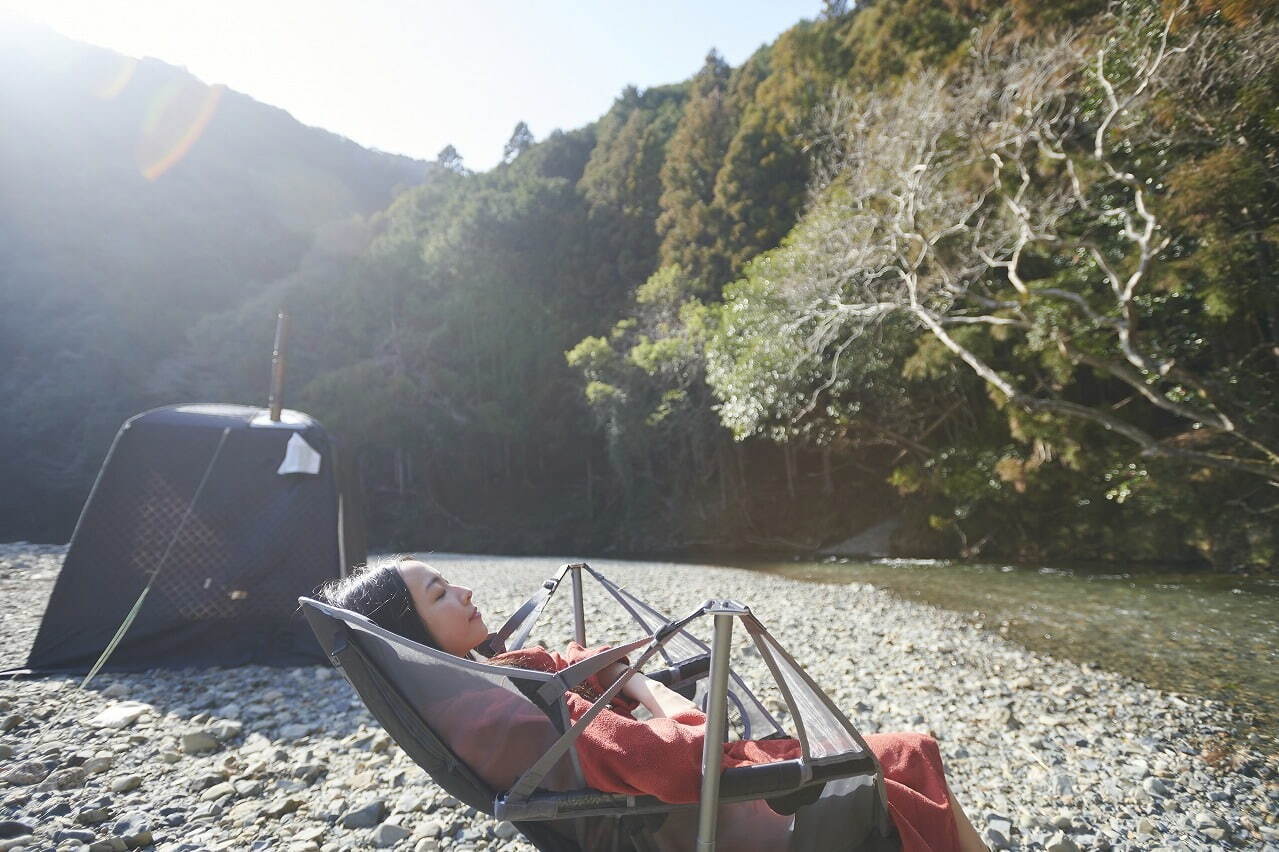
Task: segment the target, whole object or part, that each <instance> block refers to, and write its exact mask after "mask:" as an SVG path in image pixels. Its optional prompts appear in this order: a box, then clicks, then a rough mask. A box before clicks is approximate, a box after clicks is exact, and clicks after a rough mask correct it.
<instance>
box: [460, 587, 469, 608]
mask: <svg viewBox="0 0 1279 852" xmlns="http://www.w3.org/2000/svg"><path fill="white" fill-rule="evenodd" d="M457 589H458V591H459V592H461V593H462V603H468V604H469V603H470V602H471V590H470V589H468V588H467V587H466V586H458V587H457Z"/></svg>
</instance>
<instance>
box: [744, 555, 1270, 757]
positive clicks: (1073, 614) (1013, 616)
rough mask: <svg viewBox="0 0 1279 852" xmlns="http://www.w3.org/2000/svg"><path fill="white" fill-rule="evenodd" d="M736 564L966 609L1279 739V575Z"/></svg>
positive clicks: (843, 562)
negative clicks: (1214, 703) (1235, 714)
mask: <svg viewBox="0 0 1279 852" xmlns="http://www.w3.org/2000/svg"><path fill="white" fill-rule="evenodd" d="M736 564H737V567H741V568H749V569H751V570H759V571H766V572H769V573H775V574H781V575H784V576H787V577H791V578H795V579H801V580H812V581H821V582H863V583H870V584H872V585H875V586H878V587H880V588H882V589H886V590H888V591H890V592H892V593H894V594H896V595H899V596H901V597H903V598H906V599H908V600H914V601H920V602H923V603H928V604H932V605H934V606H938V607H942V608H945V609H948V610H953V611H956V612H960V613H963V614H965V615H966V616H968V617H969V618H970V619H971V620H972V621H974V622H975V623H978V624H981V625H983V626H985V627H987V628H988V629H991V630H995V631H998V632H999V633H1001V634H1003V635H1005V636H1007V637H1008V638H1010V639H1012V640H1014V641H1016V642H1019V643H1021V644H1022V645H1025V646H1027V647H1029V648H1031V649H1032V650H1035V651H1040V652H1044V653H1047V654H1051V655H1053V656H1057V657H1062V658H1066V659H1071V660H1074V661H1076V662H1081V663H1091V664H1095V665H1098V666H1101V667H1103V668H1107V669H1109V670H1111V671H1116V672H1119V673H1122V674H1126V675H1129V676H1131V677H1133V678H1135V679H1137V680H1140V681H1142V682H1144V683H1147V684H1149V685H1151V686H1154V687H1157V688H1159V689H1163V690H1167V691H1170V692H1179V693H1190V694H1197V695H1204V696H1209V697H1212V698H1217V699H1221V700H1223V701H1226V702H1229V703H1230V704H1232V705H1233V706H1235V707H1236V708H1238V709H1239V710H1240V711H1242V713H1243V714H1244V718H1245V719H1246V720H1249V722H1250V723H1251V726H1252V729H1251V730H1248V731H1241V732H1240V733H1244V734H1247V733H1252V734H1256V735H1257V736H1259V737H1262V738H1264V739H1268V740H1270V742H1271V744H1272V745H1273V744H1274V743H1276V742H1279V579H1273V578H1257V577H1236V576H1231V575H1219V574H1207V573H1194V572H1186V571H1185V570H1184V569H1172V570H1158V569H1154V568H1146V567H1116V566H1114V565H1107V566H1104V567H1097V566H1074V567H1069V568H1059V567H1042V568H1034V567H1025V566H1012V565H997V564H968V563H955V562H948V561H940V560H906V559H881V560H875V561H872V562H858V561H851V560H847V559H838V560H827V561H825V562H750V563H736Z"/></svg>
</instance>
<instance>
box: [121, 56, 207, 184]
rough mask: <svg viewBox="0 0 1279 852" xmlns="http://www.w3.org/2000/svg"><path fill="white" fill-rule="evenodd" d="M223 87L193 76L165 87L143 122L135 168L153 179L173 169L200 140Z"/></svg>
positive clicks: (148, 178) (149, 178)
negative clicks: (205, 83)
mask: <svg viewBox="0 0 1279 852" xmlns="http://www.w3.org/2000/svg"><path fill="white" fill-rule="evenodd" d="M225 91H226V87H225V86H221V85H218V86H206V85H204V84H203V83H201V82H200V81H199V80H196V79H194V78H192V79H189V80H185V81H182V82H176V83H172V84H170V85H168V86H166V87H165V88H164V89H163V90H162V91H161V92H160V94H159V95H158V96H157V97H156V100H155V102H154V103H153V104H152V105H151V108H150V110H148V112H147V116H146V118H145V119H144V120H143V123H142V135H141V138H140V139H139V140H138V168H139V169H140V170H141V171H142V175H143V177H145V178H146V179H147V180H156V179H157V178H159V177H160V176H161V175H162V174H164V173H165V172H167V171H168V170H169V169H171V168H173V167H174V166H175V165H176V164H177V163H178V162H180V161H181V160H182V158H183V157H185V156H186V155H187V154H188V153H189V152H190V150H191V148H192V146H193V145H195V143H196V142H197V141H199V139H200V136H201V135H202V134H203V133H204V130H205V128H206V127H208V126H209V122H210V121H212V120H213V115H214V113H216V112H217V109H218V103H219V102H220V101H221V100H222V95H223V93H224V92H225Z"/></svg>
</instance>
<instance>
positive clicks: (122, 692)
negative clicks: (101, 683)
mask: <svg viewBox="0 0 1279 852" xmlns="http://www.w3.org/2000/svg"><path fill="white" fill-rule="evenodd" d="M100 694H101V695H102V697H103V698H124V697H125V696H126V695H128V694H129V690H128V689H126V688H125V686H124V684H122V683H119V682H117V683H113V684H111V685H110V686H108V687H107V688H106V689H104V690H102V692H101V693H100Z"/></svg>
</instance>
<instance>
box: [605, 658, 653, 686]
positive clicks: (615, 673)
mask: <svg viewBox="0 0 1279 852" xmlns="http://www.w3.org/2000/svg"><path fill="white" fill-rule="evenodd" d="M627 668H628V666H627V665H626V663H612V664H611V665H608V666H605V667H604V668H602V669H600V673H599V674H598V675H596V677H597V678H599V681H600V686H601V687H602V688H604V689H608V688H609V687H610V686H612V685H613V682H614V681H616V680H617V679H618V678H619V677H621V676H622V674H623V673H625V671H626V669H627ZM637 676H640V677H642V675H637ZM623 689H625V687H623Z"/></svg>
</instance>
